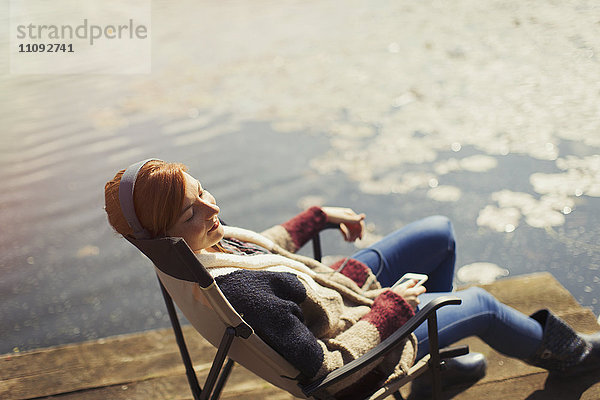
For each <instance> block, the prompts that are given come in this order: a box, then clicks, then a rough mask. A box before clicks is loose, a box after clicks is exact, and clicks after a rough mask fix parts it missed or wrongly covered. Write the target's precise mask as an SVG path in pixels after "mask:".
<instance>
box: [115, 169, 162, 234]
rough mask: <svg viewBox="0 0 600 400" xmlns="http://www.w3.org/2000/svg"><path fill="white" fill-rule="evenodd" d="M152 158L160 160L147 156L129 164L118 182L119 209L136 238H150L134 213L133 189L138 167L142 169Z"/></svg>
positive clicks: (138, 170)
mask: <svg viewBox="0 0 600 400" xmlns="http://www.w3.org/2000/svg"><path fill="white" fill-rule="evenodd" d="M153 160H157V161H161V160H159V159H157V158H148V159H147V160H143V161H139V162H137V163H135V164H131V165H130V166H129V167H127V169H126V170H125V172H124V173H123V176H122V177H121V182H120V183H119V203H121V211H123V215H124V216H125V219H126V220H127V223H128V224H129V226H130V227H131V229H133V236H134V237H135V238H136V239H150V238H151V235H150V232H148V231H147V230H146V229H145V228H144V227H143V226H142V224H141V223H140V220H139V219H138V217H137V215H136V213H135V206H134V205H133V189H134V187H135V181H136V179H137V176H138V173H139V172H140V169H142V167H143V166H144V165H146V163H147V162H148V161H153Z"/></svg>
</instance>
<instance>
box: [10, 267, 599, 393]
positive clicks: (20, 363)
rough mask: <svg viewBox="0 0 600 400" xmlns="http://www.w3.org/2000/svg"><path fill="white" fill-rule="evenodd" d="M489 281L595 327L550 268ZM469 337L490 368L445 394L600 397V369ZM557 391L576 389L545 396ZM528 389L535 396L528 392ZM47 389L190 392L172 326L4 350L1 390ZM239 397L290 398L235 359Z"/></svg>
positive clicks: (518, 300) (203, 350)
mask: <svg viewBox="0 0 600 400" xmlns="http://www.w3.org/2000/svg"><path fill="white" fill-rule="evenodd" d="M485 288H486V289H487V290H488V291H489V292H491V293H492V294H494V295H495V296H496V297H497V298H498V299H499V300H501V301H503V302H505V303H507V304H509V305H511V306H513V307H514V308H516V309H518V310H521V311H523V312H525V313H531V312H534V311H536V310H537V309H539V308H544V307H548V308H550V309H551V310H553V311H554V312H556V313H557V314H559V315H560V316H561V317H563V318H564V319H565V320H567V322H569V323H571V324H572V325H573V326H574V327H576V328H577V329H579V330H582V331H586V332H591V331H595V330H597V329H598V324H597V322H596V318H595V317H594V315H593V314H592V313H591V312H590V311H589V310H587V309H583V308H582V307H581V306H579V304H577V302H576V301H575V299H574V298H573V297H572V296H571V295H570V293H569V292H568V291H567V290H566V289H564V288H563V287H562V286H561V285H560V284H559V283H558V282H557V281H556V280H555V279H554V278H553V277H552V276H551V275H550V274H547V273H542V274H535V275H531V276H524V277H518V278H516V279H515V278H513V279H507V280H502V281H498V282H495V283H493V284H491V285H486V286H485ZM183 329H184V332H185V335H186V341H187V342H188V346H189V349H190V352H191V353H192V359H193V360H194V362H195V367H196V369H197V371H198V375H199V380H200V382H203V381H204V379H205V376H206V374H207V372H208V368H209V365H210V362H212V358H213V356H214V354H215V350H214V349H213V348H212V346H211V345H210V344H208V342H206V341H205V340H204V339H203V338H202V337H201V336H200V335H198V334H197V333H196V332H195V331H194V330H193V328H192V327H190V326H184V327H183ZM465 342H466V343H468V344H469V345H470V347H471V349H472V351H480V352H482V353H484V354H486V356H487V357H488V364H489V368H488V374H487V376H486V377H485V378H484V379H483V380H481V381H480V382H479V383H478V384H476V385H474V386H472V387H470V388H466V389H465V388H463V389H462V390H459V391H455V392H453V393H449V394H447V396H450V397H447V398H456V399H460V400H471V399H477V400H479V399H480V398H481V397H482V396H484V397H485V398H489V399H505V398H511V399H525V398H528V399H529V400H537V399H542V398H543V399H546V398H548V399H555V398H556V399H558V398H565V399H575V398H577V399H579V398H581V399H598V398H600V383H596V382H594V380H597V379H598V378H597V376H593V377H592V378H590V377H588V376H584V377H581V378H576V379H572V380H569V381H568V382H566V383H562V384H560V383H556V382H554V381H548V380H547V376H548V374H547V373H546V372H545V371H544V370H541V369H538V368H535V367H532V366H530V365H527V364H525V363H523V362H521V361H519V360H515V359H511V358H507V357H504V356H502V355H501V354H499V353H497V352H495V351H494V350H492V349H491V348H489V347H488V346H487V345H485V343H483V342H481V341H480V340H479V339H475V338H470V339H467V340H465ZM561 385H562V386H561ZM569 387H572V390H569ZM408 391H409V388H408V387H407V388H404V389H403V392H404V393H405V394H407V393H408ZM552 391H555V392H556V393H559V394H563V395H566V394H569V395H570V396H571V397H568V396H567V397H544V396H548V395H549V393H550V392H552ZM530 395H531V396H532V397H528V396H530ZM45 396H46V397H47V398H54V399H57V398H58V399H63V400H74V399H89V400H95V399H98V400H100V399H108V398H110V399H116V400H119V399H140V400H141V399H144V400H146V399H149V400H153V399H157V400H158V399H164V398H171V399H191V398H192V396H191V392H190V389H189V387H188V384H187V380H186V378H185V374H184V368H183V365H182V363H181V358H180V355H179V351H178V348H177V346H176V343H175V339H174V336H173V332H172V330H171V329H162V330H156V331H148V332H140V333H135V334H130V335H123V336H117V337H112V338H106V339H100V340H96V341H91V342H85V343H79V344H70V345H66V346H58V347H54V348H48V349H42V350H38V351H31V352H27V353H21V354H17V355H15V354H7V355H4V356H0V398H10V399H30V398H44V397H45ZM48 396H50V397H48ZM573 396H579V397H573ZM242 397H243V398H244V399H273V400H276V399H282V400H283V399H286V400H288V399H292V398H293V397H292V396H291V395H289V394H288V393H286V392H284V391H282V390H280V389H278V388H276V387H273V386H272V385H270V384H269V383H267V382H264V381H263V380H261V379H260V378H257V377H256V376H255V375H253V374H252V373H250V372H248V371H247V370H245V369H244V368H243V367H241V366H236V367H235V368H234V372H233V374H232V376H231V378H230V381H229V383H228V385H227V387H226V391H225V392H224V394H223V396H222V398H223V399H237V398H242Z"/></svg>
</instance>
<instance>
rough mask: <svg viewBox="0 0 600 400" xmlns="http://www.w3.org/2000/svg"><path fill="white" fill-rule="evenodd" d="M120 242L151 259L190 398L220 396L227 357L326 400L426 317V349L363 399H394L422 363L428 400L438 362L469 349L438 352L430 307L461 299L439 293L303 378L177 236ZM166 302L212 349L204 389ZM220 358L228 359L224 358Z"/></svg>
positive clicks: (317, 247)
mask: <svg viewBox="0 0 600 400" xmlns="http://www.w3.org/2000/svg"><path fill="white" fill-rule="evenodd" d="M127 240H128V241H129V242H131V243H132V244H133V245H134V246H135V247H137V248H138V249H139V250H140V251H142V253H144V254H145V255H146V256H147V257H148V258H150V260H151V261H152V262H153V263H154V265H155V270H156V273H157V276H158V280H159V284H160V288H161V291H162V293H163V296H164V300H165V303H166V306H167V310H168V312H169V317H170V319H171V324H172V326H173V330H174V333H175V337H176V340H177V344H178V346H179V350H180V352H181V357H182V359H183V363H184V365H185V369H186V375H187V379H188V382H189V385H190V389H191V391H192V394H193V396H194V399H195V400H206V399H218V398H219V396H220V394H221V391H222V390H223V387H224V386H225V383H226V381H227V378H228V377H229V374H230V372H231V369H232V367H233V365H234V360H235V362H237V363H239V364H241V365H242V366H244V367H245V368H247V369H248V370H250V371H252V372H253V373H255V374H256V375H258V376H259V377H261V378H263V379H265V380H266V381H268V382H270V383H272V384H273V385H275V386H278V387H280V388H282V389H283V390H286V391H288V392H289V393H291V394H292V395H294V396H296V397H299V398H312V399H318V400H325V399H332V398H333V397H332V395H331V394H329V393H328V392H327V391H326V390H325V389H327V388H328V387H330V386H331V385H333V384H335V383H338V382H340V381H341V380H342V379H344V378H347V377H348V376H350V375H351V374H353V373H355V372H357V371H360V370H361V369H362V368H365V367H366V366H368V365H369V364H371V363H373V362H375V361H377V360H379V359H380V358H382V357H384V356H385V355H386V354H387V353H388V352H389V351H391V350H392V349H394V347H396V345H397V344H399V343H400V342H402V341H403V340H404V339H405V338H407V337H408V335H410V334H411V333H412V332H413V331H414V330H415V329H416V328H417V327H418V326H419V325H420V324H421V323H423V322H424V321H425V320H427V323H428V332H429V343H430V354H429V355H427V356H425V357H423V358H422V359H421V360H418V361H417V362H416V363H415V364H414V365H413V367H412V368H411V369H410V371H409V373H408V374H407V375H406V376H403V377H402V378H401V379H398V380H396V381H393V382H392V383H390V384H388V385H386V386H383V387H380V388H373V390H372V393H371V394H369V395H368V396H367V397H366V399H370V400H375V399H383V398H385V397H388V396H390V395H393V396H394V397H395V398H396V399H402V397H401V395H400V392H399V390H398V389H399V388H400V387H402V386H403V385H405V384H406V383H408V382H410V381H411V380H413V379H414V378H415V377H417V376H419V375H420V374H421V373H423V372H425V371H426V370H428V369H429V370H431V379H432V396H433V398H434V399H439V398H440V396H441V394H440V393H441V384H440V370H441V368H442V367H443V361H442V360H443V359H444V358H451V357H455V356H458V355H462V354H466V353H468V348H467V347H466V346H460V347H456V348H453V349H447V350H442V351H440V350H439V346H438V333H437V318H436V310H437V309H439V308H440V307H443V306H446V305H456V304H460V303H461V300H460V299H458V298H454V297H440V298H438V299H436V300H435V301H432V302H430V303H428V304H427V305H425V306H424V307H423V308H422V309H421V310H420V311H419V312H418V313H417V314H416V315H415V316H414V317H412V318H411V319H410V320H409V321H408V322H407V323H406V324H404V325H403V326H402V327H401V328H400V329H398V330H397V331H396V332H395V333H394V334H392V335H391V336H390V337H388V338H387V339H385V340H384V341H383V342H381V343H380V344H379V345H378V346H377V347H375V348H374V349H372V350H370V351H369V352H367V353H366V354H364V355H363V356H361V357H359V358H358V359H356V360H354V361H352V362H350V363H348V364H346V365H344V366H343V367H341V368H339V369H337V370H335V371H333V372H331V373H329V374H328V375H327V376H325V377H322V378H319V379H316V380H313V381H306V379H304V378H303V377H302V376H301V374H300V372H299V371H298V370H297V369H296V368H295V367H294V366H293V365H291V364H290V363H289V362H287V361H286V360H285V359H284V358H283V357H282V356H280V355H279V354H278V353H277V352H276V351H275V350H273V349H272V348H271V347H269V346H268V345H267V344H266V343H265V342H263V341H262V340H261V339H260V338H259V337H258V336H257V335H256V334H255V333H254V331H253V330H252V327H251V326H249V325H248V324H247V323H246V322H245V321H244V320H243V318H242V317H241V316H240V315H239V314H238V313H237V312H236V311H235V309H234V308H233V307H232V306H231V304H230V303H229V302H228V301H227V299H226V298H225V296H224V295H223V293H222V292H221V290H220V289H219V287H218V286H217V284H216V283H215V281H214V279H213V277H212V276H211V275H210V273H209V272H208V271H207V270H206V269H205V268H204V266H203V265H202V264H201V263H200V261H199V260H198V259H197V258H196V256H195V255H194V253H193V252H192V250H191V249H190V248H189V247H188V245H187V244H186V243H185V241H184V240H183V239H182V238H173V237H165V238H159V239H147V240H146V239H143V240H139V239H132V238H127ZM313 251H314V253H315V258H316V259H317V260H320V259H321V244H320V239H319V235H318V234H317V235H316V236H315V237H314V238H313ZM190 286H191V287H190ZM198 300H200V301H198ZM173 301H175V304H177V305H178V307H179V309H180V310H181V311H182V312H183V314H184V315H185V317H186V318H187V319H188V321H189V322H190V323H191V324H192V326H193V327H194V328H195V329H196V330H197V331H198V332H199V333H200V334H201V335H202V336H203V337H204V338H205V339H206V340H208V341H209V342H210V343H211V344H212V345H213V346H215V347H216V348H217V353H216V355H215V358H214V360H213V364H212V367H211V369H210V371H209V374H208V376H207V378H206V382H205V384H204V388H201V387H200V384H199V382H198V378H197V376H196V373H195V371H194V368H193V364H192V360H191V358H190V355H189V353H188V350H187V346H186V343H185V339H184V337H183V333H182V330H181V326H180V323H179V319H178V316H177V313H176V311H175V307H174V305H173ZM226 359H227V362H225V360H226ZM224 364H225V365H224Z"/></svg>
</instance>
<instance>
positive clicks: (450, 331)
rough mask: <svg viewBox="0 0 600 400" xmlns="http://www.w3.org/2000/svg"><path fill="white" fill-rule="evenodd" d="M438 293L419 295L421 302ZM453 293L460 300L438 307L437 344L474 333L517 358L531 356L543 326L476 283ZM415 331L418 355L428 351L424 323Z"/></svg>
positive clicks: (426, 301) (443, 345)
mask: <svg viewBox="0 0 600 400" xmlns="http://www.w3.org/2000/svg"><path fill="white" fill-rule="evenodd" d="M439 296H440V294H439V293H425V294H423V295H421V296H420V297H419V298H420V299H421V304H422V305H424V304H427V303H428V302H429V301H431V300H433V299H434V298H436V297H439ZM452 296H455V297H459V298H461V299H462V304H461V305H460V306H445V307H442V308H440V309H438V310H437V320H438V334H439V345H440V348H443V347H446V346H449V345H451V344H452V343H455V342H457V341H458V340H460V339H464V338H466V337H469V336H477V337H479V338H480V339H482V340H483V341H484V342H486V343H487V344H488V345H489V346H491V347H492V348H494V349H495V350H497V351H499V352H501V353H503V354H505V355H507V356H510V357H516V358H520V359H528V358H530V357H531V356H532V355H533V354H534V352H535V351H536V350H537V349H538V348H539V346H540V343H541V340H542V336H543V329H542V326H541V325H540V324H539V323H538V322H537V321H535V320H534V319H532V318H529V317H528V316H526V315H524V314H522V313H520V312H519V311H517V310H515V309H513V308H511V307H509V306H507V305H505V304H502V303H501V302H499V301H498V300H496V298H494V297H493V296H492V295H491V294H489V293H488V292H486V291H485V290H483V289H481V288H478V287H472V288H469V289H467V290H461V291H458V292H453V293H452ZM415 334H416V336H417V339H418V341H419V347H418V354H417V357H418V358H420V357H423V356H424V355H425V354H427V353H429V338H428V335H427V324H426V323H424V324H422V325H421V326H419V327H418V328H417V330H416V331H415Z"/></svg>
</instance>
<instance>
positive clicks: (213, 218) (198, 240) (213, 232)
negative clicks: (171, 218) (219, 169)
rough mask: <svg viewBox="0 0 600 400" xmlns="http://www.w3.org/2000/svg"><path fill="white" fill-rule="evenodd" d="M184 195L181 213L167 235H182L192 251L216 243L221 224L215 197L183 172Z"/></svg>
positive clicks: (221, 230)
mask: <svg viewBox="0 0 600 400" xmlns="http://www.w3.org/2000/svg"><path fill="white" fill-rule="evenodd" d="M184 176H185V197H184V199H183V207H182V208H181V215H180V216H179V219H178V220H177V222H176V223H175V225H173V227H172V228H171V229H169V230H168V231H167V235H169V236H176V237H182V238H184V239H185V241H186V243H187V244H188V246H190V248H191V249H192V250H193V251H200V250H202V249H206V248H209V247H211V246H213V245H214V244H217V243H218V242H219V241H220V240H221V239H222V238H223V226H222V225H221V223H220V222H219V219H218V218H217V215H218V214H219V211H220V209H219V207H218V206H217V202H216V201H215V198H214V197H213V196H212V195H211V194H210V193H209V192H208V191H206V190H204V189H203V188H202V186H201V185H200V182H198V181H197V180H196V179H194V178H193V177H192V176H191V175H189V174H187V173H185V172H184Z"/></svg>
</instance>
